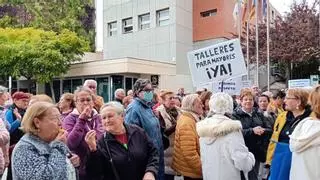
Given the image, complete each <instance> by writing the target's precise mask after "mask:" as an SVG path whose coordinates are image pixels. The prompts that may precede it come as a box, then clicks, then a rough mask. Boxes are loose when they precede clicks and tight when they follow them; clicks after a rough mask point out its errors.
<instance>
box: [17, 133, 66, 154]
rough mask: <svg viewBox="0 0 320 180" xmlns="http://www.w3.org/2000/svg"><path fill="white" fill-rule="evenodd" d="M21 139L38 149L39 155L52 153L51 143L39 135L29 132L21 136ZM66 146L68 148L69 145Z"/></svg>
mask: <svg viewBox="0 0 320 180" xmlns="http://www.w3.org/2000/svg"><path fill="white" fill-rule="evenodd" d="M20 141H22V142H25V143H27V144H30V145H32V146H33V147H34V148H35V149H36V150H37V151H38V153H39V155H48V154H51V151H52V150H51V149H52V148H51V146H50V144H49V143H47V142H45V141H43V140H42V139H40V138H39V137H38V136H35V135H32V134H29V133H27V134H25V135H24V136H23V137H22V138H21V140H20ZM65 148H66V149H67V147H65Z"/></svg>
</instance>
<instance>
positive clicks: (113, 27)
mask: <svg viewBox="0 0 320 180" xmlns="http://www.w3.org/2000/svg"><path fill="white" fill-rule="evenodd" d="M108 35H109V36H115V35H117V21H114V22H111V23H108Z"/></svg>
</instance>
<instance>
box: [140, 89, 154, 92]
mask: <svg viewBox="0 0 320 180" xmlns="http://www.w3.org/2000/svg"><path fill="white" fill-rule="evenodd" d="M142 91H145V92H153V89H143V90H142Z"/></svg>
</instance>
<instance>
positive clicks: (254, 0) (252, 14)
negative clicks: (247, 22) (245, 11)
mask: <svg viewBox="0 0 320 180" xmlns="http://www.w3.org/2000/svg"><path fill="white" fill-rule="evenodd" d="M250 9H251V10H250V19H252V18H253V17H254V16H255V14H256V0H252V4H251V8H250Z"/></svg>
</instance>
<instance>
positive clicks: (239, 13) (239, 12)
mask: <svg viewBox="0 0 320 180" xmlns="http://www.w3.org/2000/svg"><path fill="white" fill-rule="evenodd" d="M237 3H238V37H239V41H240V43H241V17H240V16H241V1H240V0H237Z"/></svg>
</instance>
